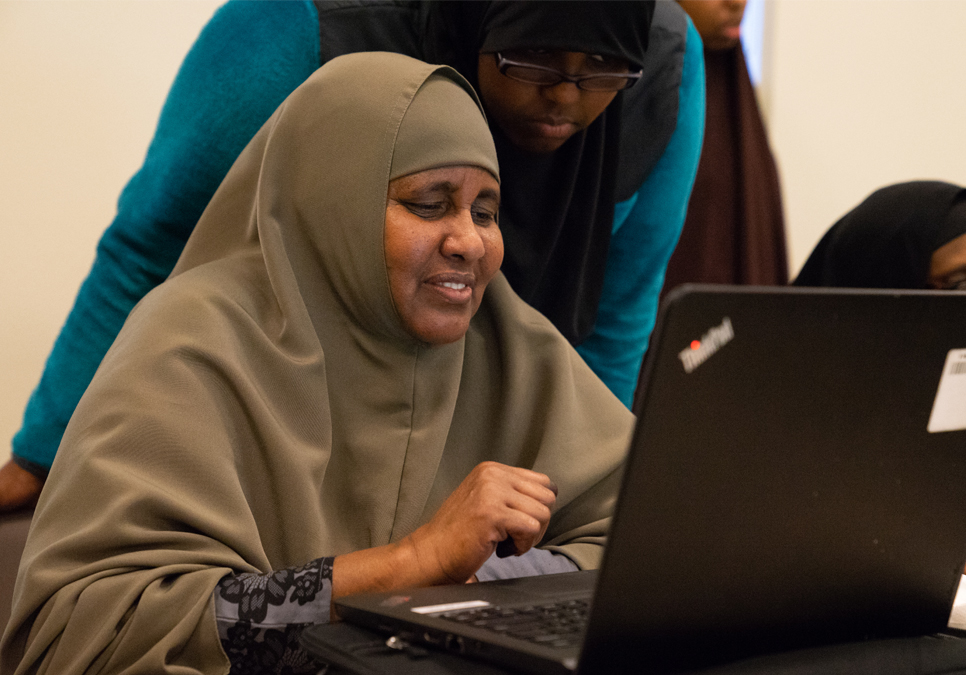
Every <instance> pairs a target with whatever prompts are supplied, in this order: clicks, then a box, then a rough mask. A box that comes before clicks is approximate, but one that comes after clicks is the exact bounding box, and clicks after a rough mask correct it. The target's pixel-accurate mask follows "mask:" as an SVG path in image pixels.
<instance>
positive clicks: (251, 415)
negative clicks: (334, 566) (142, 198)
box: [0, 53, 633, 675]
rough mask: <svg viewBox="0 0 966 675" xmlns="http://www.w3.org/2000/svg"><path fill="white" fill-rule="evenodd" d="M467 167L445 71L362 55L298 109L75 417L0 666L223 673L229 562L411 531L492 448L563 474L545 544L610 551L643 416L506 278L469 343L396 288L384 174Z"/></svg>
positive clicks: (134, 325)
mask: <svg viewBox="0 0 966 675" xmlns="http://www.w3.org/2000/svg"><path fill="white" fill-rule="evenodd" d="M362 81H365V83H366V86H359V83H360V82H362ZM447 165H471V166H476V167H479V168H482V169H484V170H486V171H489V172H490V173H492V174H493V175H494V176H498V175H499V172H498V167H497V163H496V154H495V151H494V147H493V144H492V139H491V137H490V136H489V133H488V130H487V126H486V122H485V119H484V117H483V115H482V113H481V108H480V105H479V101H478V99H477V98H476V96H475V94H474V93H473V92H472V89H471V88H470V86H469V85H468V84H467V83H466V81H465V80H464V79H463V78H462V77H461V76H459V75H458V74H457V73H456V72H455V71H453V70H452V69H450V68H447V67H436V66H430V65H427V64H425V63H422V62H419V61H416V60H414V59H411V58H409V57H405V56H401V55H397V54H385V53H369V54H355V55H350V56H345V57H341V58H337V59H334V60H333V61H331V62H330V63H328V64H327V65H326V66H324V67H323V68H321V69H320V70H319V71H318V72H317V73H316V74H315V75H313V76H312V77H311V78H309V79H308V80H307V81H306V82H305V83H304V84H303V85H302V86H301V87H299V88H298V89H297V90H296V91H295V92H293V94H292V95H291V96H290V97H289V98H288V99H287V100H286V101H285V102H284V103H283V104H282V106H281V107H280V108H279V109H278V110H277V111H276V113H275V114H274V115H273V116H272V118H271V119H269V121H268V122H267V123H266V124H265V125H264V127H263V128H262V129H261V131H259V133H258V134H257V135H256V136H255V138H254V139H253V140H252V142H251V143H250V144H249V146H248V147H247V148H246V149H245V150H244V151H243V153H242V154H241V155H240V157H239V158H238V160H237V161H236V163H235V165H234V166H233V167H232V169H231V171H230V172H229V174H228V176H227V177H226V179H225V181H224V183H223V184H222V186H221V187H220V188H219V190H218V192H217V193H216V194H215V196H214V198H213V199H212V201H211V203H210V204H209V206H208V208H207V210H206V211H205V213H204V215H203V216H202V218H201V220H200V221H199V223H198V225H197V227H196V228H195V232H194V234H193V235H192V237H191V239H190V240H189V242H188V245H187V247H186V249H185V251H184V254H183V256H182V258H181V259H180V261H179V262H178V264H177V266H176V268H175V270H174V272H173V273H172V276H171V278H170V279H169V280H168V281H167V282H165V283H164V284H162V285H161V286H159V287H158V288H157V289H155V290H154V291H152V292H151V293H150V294H149V295H148V296H146V297H145V298H144V300H142V302H141V303H140V304H139V305H138V306H137V307H136V308H135V309H134V311H133V312H132V313H131V315H130V317H129V319H128V321H127V323H126V324H125V326H124V328H123V330H122V331H121V333H120V335H119V336H118V339H117V341H116V342H115V344H114V346H113V347H112V349H111V350H110V352H109V353H108V355H107V357H106V358H105V359H104V361H103V363H102V365H101V367H100V370H99V371H98V373H97V375H96V376H95V378H94V380H93V382H92V384H91V386H90V388H89V389H88V391H87V393H86V394H85V395H84V397H83V399H82V400H81V402H80V405H79V406H78V408H77V411H76V413H75V414H74V417H73V418H72V420H71V423H70V425H69V426H68V429H67V433H66V434H65V436H64V441H63V444H62V446H61V449H60V452H59V453H58V456H57V459H56V461H55V462H54V465H53V467H52V470H51V474H50V477H49V479H48V482H47V485H46V487H45V490H44V493H43V495H42V497H41V500H40V503H39V505H38V507H37V512H36V515H35V518H34V522H33V527H32V530H31V533H30V536H29V539H28V542H27V546H26V549H25V552H24V557H23V562H22V565H21V571H20V576H19V578H18V581H17V588H16V591H15V598H14V608H13V613H12V618H11V623H10V625H9V627H8V630H7V632H6V634H5V635H4V638H3V642H2V643H0V669H2V670H3V671H4V672H10V673H25V672H47V673H58V674H59V675H60V674H69V673H80V672H86V671H87V670H88V669H89V668H94V669H96V670H103V672H119V671H122V670H123V671H124V672H150V673H163V672H178V673H183V672H205V673H227V672H228V661H227V658H226V657H225V655H224V653H223V652H222V651H221V648H220V645H219V642H218V638H217V633H216V629H215V621H214V615H213V603H212V601H211V594H212V591H213V589H214V588H215V585H216V584H217V583H218V581H219V580H220V579H221V578H223V577H224V576H225V575H226V574H229V573H233V572H234V573H239V572H255V571H259V572H269V571H272V570H278V569H281V568H284V567H292V566H298V565H304V564H305V563H307V562H309V561H311V560H314V559H315V558H318V557H322V556H331V555H338V554H341V553H346V552H348V551H353V550H358V549H362V548H367V547H371V546H378V545H382V544H387V543H390V542H394V541H399V540H400V539H401V538H403V537H404V536H406V535H407V534H408V533H410V532H412V530H413V529H414V528H416V527H418V526H419V525H420V524H422V523H425V522H427V520H428V519H430V518H431V517H432V515H433V514H434V513H435V512H436V510H437V509H438V508H439V506H440V504H441V503H442V501H443V500H444V499H445V498H446V497H447V496H448V495H449V494H451V493H452V491H453V490H454V489H455V488H456V487H457V485H458V484H459V483H460V482H461V481H462V479H463V478H464V477H465V476H466V475H467V473H468V472H469V470H470V469H472V467H473V466H475V465H476V464H478V463H479V462H481V461H485V460H494V461H500V462H503V463H506V464H512V465H517V466H525V467H532V468H534V469H536V470H538V471H544V472H546V473H547V474H549V475H550V477H551V478H552V479H553V480H554V481H555V482H556V483H557V485H558V486H559V489H560V493H559V497H558V502H557V511H556V513H555V515H554V517H553V518H552V520H551V523H550V526H549V529H548V532H547V536H546V540H545V542H544V544H545V545H546V546H547V547H549V548H551V550H556V551H559V552H561V553H563V554H565V555H567V556H569V557H570V558H571V559H573V560H574V561H575V562H577V563H578V565H580V566H582V567H593V566H595V565H596V564H597V563H598V561H599V559H600V553H601V544H602V542H603V537H604V534H605V533H606V528H607V525H608V519H609V516H610V513H611V510H612V507H613V501H614V497H615V494H616V489H617V485H616V476H617V472H618V467H619V465H620V462H621V460H622V458H623V454H624V452H625V450H626V447H627V443H628V438H629V433H630V430H631V426H632V422H633V420H632V417H631V415H630V413H629V412H628V411H627V410H626V409H625V408H624V406H623V405H622V404H621V403H620V402H619V401H618V400H617V399H616V398H614V397H613V395H612V394H610V392H609V391H608V390H607V388H606V387H605V385H604V384H603V383H601V382H600V380H598V379H597V378H596V377H595V376H594V375H593V374H592V373H591V371H590V370H589V368H587V366H586V365H585V364H584V363H583V361H582V360H581V359H580V357H579V356H578V355H577V354H576V353H575V352H574V350H573V349H572V348H571V347H570V345H569V344H567V341H566V340H565V339H564V338H563V337H562V336H561V335H560V334H559V332H558V331H556V330H555V329H554V328H553V327H552V326H551V324H550V323H549V322H548V321H547V320H546V319H545V318H544V317H542V316H541V315H540V314H539V313H537V312H536V311H534V310H533V309H532V308H530V307H529V306H527V305H526V304H525V303H524V302H522V301H521V300H520V298H519V297H517V296H516V295H515V294H514V293H513V291H512V290H511V289H510V287H509V285H508V284H507V282H506V280H505V279H504V278H503V277H502V276H501V275H499V274H498V275H497V276H496V277H495V278H494V280H493V281H492V282H491V283H490V285H489V287H488V288H487V290H486V293H485V295H484V298H483V302H482V305H481V308H480V310H479V312H478V313H477V315H476V316H475V317H474V319H473V320H472V322H471V325H470V329H469V332H468V333H467V335H466V336H465V337H464V338H463V339H461V340H459V341H457V342H454V343H452V344H448V345H443V346H433V347H430V346H427V345H425V344H422V343H420V342H419V341H418V340H416V339H415V338H413V337H411V336H410V335H409V334H408V333H406V331H405V330H404V328H403V324H402V323H401V321H400V319H399V316H398V314H397V312H396V310H395V307H394V305H393V302H392V296H391V293H390V289H389V282H388V275H387V272H386V265H385V253H384V221H385V209H386V194H387V187H388V183H389V181H390V179H391V178H392V177H394V176H397V175H404V174H408V173H413V172H417V171H422V170H424V169H429V168H434V167H438V166H447Z"/></svg>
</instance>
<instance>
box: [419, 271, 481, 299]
mask: <svg viewBox="0 0 966 675" xmlns="http://www.w3.org/2000/svg"><path fill="white" fill-rule="evenodd" d="M447 277H448V278H447ZM454 277H456V278H454ZM461 277H465V278H463V279H461ZM426 283H427V285H428V286H429V287H430V288H431V289H433V290H434V291H435V292H436V293H438V294H439V296H441V297H442V299H443V300H444V301H445V302H447V303H452V304H457V305H462V304H465V303H467V302H469V301H470V300H471V299H472V298H473V286H474V282H473V280H472V279H470V278H469V277H468V276H467V275H463V274H445V275H439V276H438V277H436V278H434V279H427V281H426Z"/></svg>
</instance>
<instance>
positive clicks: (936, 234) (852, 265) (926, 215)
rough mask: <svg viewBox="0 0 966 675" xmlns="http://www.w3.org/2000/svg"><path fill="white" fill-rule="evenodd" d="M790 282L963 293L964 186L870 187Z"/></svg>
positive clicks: (965, 266) (918, 183)
mask: <svg viewBox="0 0 966 675" xmlns="http://www.w3.org/2000/svg"><path fill="white" fill-rule="evenodd" d="M794 285H796V286H841V287H846V288H913V289H915V288H934V289H944V290H966V189H964V188H963V187H961V186H959V185H954V184H952V183H945V182H941V181H911V182H906V183H897V184H895V185H889V186H887V187H883V188H880V189H878V190H876V191H875V192H873V193H872V194H871V195H869V196H868V197H866V198H865V199H864V200H863V201H862V202H861V203H860V204H859V205H858V206H856V207H855V208H854V209H852V210H851V211H849V212H848V213H846V214H845V215H844V216H842V218H840V219H839V220H838V222H836V223H835V224H834V225H833V226H832V227H831V228H829V230H828V232H826V233H825V235H824V236H823V237H822V239H821V240H820V241H819V242H818V244H817V245H816V246H815V249H814V250H813V251H812V253H811V255H810V256H809V257H808V260H806V261H805V264H804V265H803V266H802V269H801V271H800V272H799V273H798V276H797V277H796V278H795V281H794Z"/></svg>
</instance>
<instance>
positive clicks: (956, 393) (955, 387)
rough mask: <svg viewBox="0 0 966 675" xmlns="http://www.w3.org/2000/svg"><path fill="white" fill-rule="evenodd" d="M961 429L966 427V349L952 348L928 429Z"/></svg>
mask: <svg viewBox="0 0 966 675" xmlns="http://www.w3.org/2000/svg"><path fill="white" fill-rule="evenodd" d="M960 429H966V349H950V350H949V353H948V354H946V365H944V366H943V374H942V377H940V378H939V389H938V390H937V391H936V400H935V401H934V402H933V404H932V414H931V415H930V416H929V424H927V425H926V430H927V431H928V432H929V433H931V434H934V433H936V432H938V431H959V430H960Z"/></svg>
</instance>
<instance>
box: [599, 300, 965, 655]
mask: <svg viewBox="0 0 966 675" xmlns="http://www.w3.org/2000/svg"><path fill="white" fill-rule="evenodd" d="M659 323H660V325H659V327H658V329H657V331H656V332H655V334H656V336H657V338H656V339H655V340H653V341H652V348H651V352H650V353H649V355H648V362H647V365H646V369H645V372H644V375H643V380H642V385H643V386H642V390H643V393H642V395H641V397H640V400H639V401H638V402H637V405H636V412H637V414H638V418H639V420H638V425H637V429H636V432H635V440H634V442H633V450H632V452H631V453H630V458H629V461H628V466H627V468H626V471H625V476H624V484H623V487H622V491H621V501H620V504H619V506H618V508H617V513H616V516H615V519H614V522H613V525H612V529H611V533H610V536H609V539H608V542H609V543H608V549H607V551H606V553H605V558H604V562H603V565H602V567H601V574H600V580H599V584H598V587H597V591H596V593H597V595H596V599H595V602H594V607H593V610H592V614H591V617H590V623H589V628H588V635H587V641H586V643H585V647H584V649H585V652H584V655H583V657H582V659H583V660H582V664H584V663H586V664H587V665H588V671H589V672H590V671H592V672H612V671H614V672H616V671H619V670H621V669H623V668H625V667H626V666H628V665H631V664H641V663H649V664H651V665H652V666H653V667H654V669H655V670H662V669H670V670H674V669H681V668H690V667H697V666H703V665H708V664H711V663H719V662H724V661H728V660H731V659H734V658H739V657H742V656H746V655H751V654H758V653H764V652H769V651H778V650H784V649H791V648H798V647H808V646H813V645H821V644H829V643H835V642H845V641H854V640H863V639H869V638H882V637H891V636H903V635H921V634H927V633H930V632H935V631H939V630H942V629H943V628H944V627H945V626H946V623H947V621H948V619H949V614H950V609H951V606H952V602H953V598H954V595H955V591H956V587H957V585H958V583H959V580H960V577H961V574H962V571H963V563H964V560H966V294H963V293H949V292H912V291H909V292H891V291H881V292H879V291H856V290H835V289H805V288H768V289H755V288H747V287H744V288H734V287H715V286H707V287H699V286H693V287H686V288H684V289H681V290H680V291H677V292H675V293H674V294H673V295H672V297H670V298H668V302H667V303H666V304H665V307H664V311H663V313H662V317H661V319H660V322H659ZM582 669H583V666H582Z"/></svg>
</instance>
